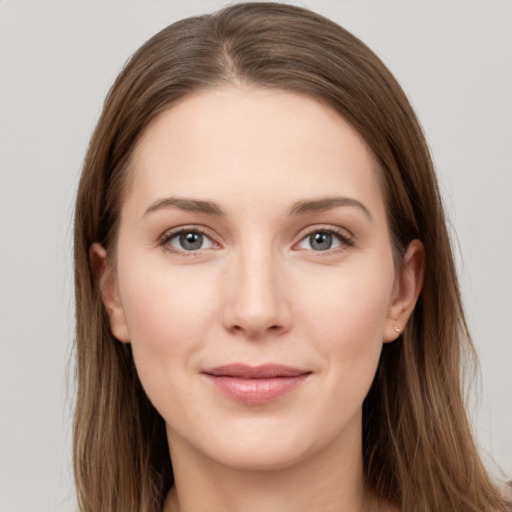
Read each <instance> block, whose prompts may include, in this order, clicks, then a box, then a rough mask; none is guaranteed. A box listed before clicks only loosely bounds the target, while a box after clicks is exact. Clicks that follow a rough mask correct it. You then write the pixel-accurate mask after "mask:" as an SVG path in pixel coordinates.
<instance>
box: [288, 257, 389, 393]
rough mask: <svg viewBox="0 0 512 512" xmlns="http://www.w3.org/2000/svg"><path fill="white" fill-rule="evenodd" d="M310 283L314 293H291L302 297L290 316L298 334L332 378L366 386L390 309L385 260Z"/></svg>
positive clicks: (373, 369) (334, 273) (376, 358)
mask: <svg viewBox="0 0 512 512" xmlns="http://www.w3.org/2000/svg"><path fill="white" fill-rule="evenodd" d="M385 261H386V260H385ZM316 277H317V279H316V280H315V283H316V286H315V287H314V288H311V287H308V288H298V289H297V290H295V294H296V296H297V297H300V296H302V297H303V300H300V301H298V303H300V304H301V307H300V309H299V310H298V311H297V312H296V317H297V318H298V319H300V320H299V322H300V323H301V328H302V329H303V330H305V331H307V333H308V334H307V337H308V339H310V340H313V341H314V343H315V347H316V349H317V350H318V352H320V353H322V354H323V356H324V360H325V361H326V365H327V366H328V367H330V368H332V369H335V368H336V375H337V376H338V377H340V376H341V377H342V376H350V378H351V379H354V380H359V379H362V380H363V381H364V382H368V381H369V382H370V383H371V380H372V379H373V373H374V371H375V369H376V366H377V363H378V359H379V356H380V352H381V349H382V342H383V335H384V328H385V325H386V320H387V317H388V311H389V306H390V303H391V295H392V289H393V282H394V268H393V264H392V260H391V258H389V263H388V264H383V263H382V262H379V264H375V265H370V264H366V265H361V266H360V267H359V268H355V267H352V268H350V269H349V268H346V269H343V268H341V269H339V270H337V272H333V273H329V275H326V276H325V277H324V278H322V276H316ZM341 377H340V378H341Z"/></svg>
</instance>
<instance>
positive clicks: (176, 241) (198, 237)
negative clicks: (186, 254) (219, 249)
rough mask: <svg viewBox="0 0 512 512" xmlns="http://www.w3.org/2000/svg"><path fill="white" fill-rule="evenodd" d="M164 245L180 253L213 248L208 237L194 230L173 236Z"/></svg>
mask: <svg viewBox="0 0 512 512" xmlns="http://www.w3.org/2000/svg"><path fill="white" fill-rule="evenodd" d="M164 243H165V244H166V245H170V246H171V247H172V248H173V249H178V250H180V251H198V250H200V249H209V248H210V247H213V242H212V241H211V240H210V239H209V238H208V237H207V236H206V235H204V234H203V233H201V232H200V231H194V230H189V231H181V232H179V233H175V234H172V235H170V236H169V237H168V238H167V240H165V241H164Z"/></svg>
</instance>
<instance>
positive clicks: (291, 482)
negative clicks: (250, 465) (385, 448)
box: [164, 426, 376, 512]
mask: <svg viewBox="0 0 512 512" xmlns="http://www.w3.org/2000/svg"><path fill="white" fill-rule="evenodd" d="M356 428H357V426H356ZM359 429H360V427H359ZM359 431H360V430H359ZM346 439H350V441H351V442H350V443H347V442H345V440H346ZM354 440H355V441H356V442H354ZM169 445H170V447H171V454H172V461H173V470H174V477H175V486H174V487H173V488H172V489H171V491H170V492H169V495H168V496H167V499H166V503H165V507H164V512H261V511H262V510H264V511H265V512H303V511H304V512H306V511H307V512H326V511H340V512H361V511H364V512H373V511H374V510H376V508H375V503H373V501H372V500H371V498H370V496H369V494H368V493H367V492H366V490H365V484H364V475H363V465H362V441H361V435H357V436H356V437H354V436H351V435H349V436H343V438H339V439H335V440H333V442H332V443H331V444H329V445H328V446H325V447H323V448H322V449H321V450H319V451H317V452H315V453H314V454H313V455H311V456H309V457H302V458H301V460H300V462H297V463H289V464H285V465H283V467H279V468H274V469H266V470H261V469H260V470H250V469H249V470H248V469H240V468H233V467H229V466H227V465H223V464H220V463H218V462H216V461H213V460H212V459H207V458H205V457H204V456H203V455H202V454H200V453H198V452H196V451H195V450H194V449H193V448H192V447H191V446H190V445H187V443H186V442H184V440H183V439H180V438H179V437H177V436H175V435H173V434H170V435H169Z"/></svg>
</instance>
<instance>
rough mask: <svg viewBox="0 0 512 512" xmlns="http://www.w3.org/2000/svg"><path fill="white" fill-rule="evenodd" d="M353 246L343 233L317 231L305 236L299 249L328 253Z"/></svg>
mask: <svg viewBox="0 0 512 512" xmlns="http://www.w3.org/2000/svg"><path fill="white" fill-rule="evenodd" d="M352 245H353V244H352V241H351V240H350V239H349V238H348V237H346V236H345V235H342V234H341V233H338V232H335V231H332V230H317V231H313V232H311V233H309V234H308V235H307V236H305V237H304V238H303V239H302V240H301V241H300V242H299V243H298V245H297V247H298V248H299V249H306V250H309V251H328V250H330V249H337V248H339V247H342V246H352Z"/></svg>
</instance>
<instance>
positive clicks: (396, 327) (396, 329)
mask: <svg viewBox="0 0 512 512" xmlns="http://www.w3.org/2000/svg"><path fill="white" fill-rule="evenodd" d="M394 329H395V331H396V332H402V330H401V329H400V327H398V326H397V325H395V327H394Z"/></svg>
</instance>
